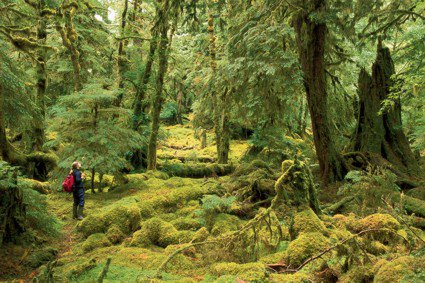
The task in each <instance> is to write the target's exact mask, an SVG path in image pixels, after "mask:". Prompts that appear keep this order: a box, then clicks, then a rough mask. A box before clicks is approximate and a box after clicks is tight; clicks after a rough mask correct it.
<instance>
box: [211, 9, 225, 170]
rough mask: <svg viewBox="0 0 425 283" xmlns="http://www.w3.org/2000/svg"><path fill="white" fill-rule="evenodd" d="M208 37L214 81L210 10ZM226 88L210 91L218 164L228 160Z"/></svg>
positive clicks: (214, 47) (212, 17) (212, 24)
mask: <svg viewBox="0 0 425 283" xmlns="http://www.w3.org/2000/svg"><path fill="white" fill-rule="evenodd" d="M208 37H209V40H210V44H209V51H210V67H211V71H212V79H213V81H214V82H215V80H216V73H217V58H216V55H217V48H216V44H215V43H216V37H215V32H214V16H213V13H212V10H210V11H209V13H208ZM227 93H228V89H227V88H226V89H225V91H224V93H223V94H222V95H219V94H217V92H215V91H214V90H213V91H212V93H211V96H212V99H213V107H214V112H213V113H214V114H213V115H214V117H213V121H214V130H215V141H216V147H217V162H218V163H219V164H227V163H228V161H229V150H230V135H229V126H228V123H229V121H228V115H227V106H226V103H225V100H226V96H227Z"/></svg>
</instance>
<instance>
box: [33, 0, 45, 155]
mask: <svg viewBox="0 0 425 283" xmlns="http://www.w3.org/2000/svg"><path fill="white" fill-rule="evenodd" d="M44 7H45V0H40V1H39V2H38V7H37V12H38V22H37V42H38V44H40V45H45V44H46V39H47V30H46V19H45V17H44V16H43V15H42V11H43V9H44ZM37 61H38V62H37V106H38V108H39V109H40V119H36V121H35V125H34V143H33V146H32V148H33V150H35V151H40V150H41V149H42V147H43V144H44V138H45V134H44V122H45V116H46V103H45V94H46V87H47V73H46V61H47V60H46V50H45V49H44V48H39V49H38V50H37Z"/></svg>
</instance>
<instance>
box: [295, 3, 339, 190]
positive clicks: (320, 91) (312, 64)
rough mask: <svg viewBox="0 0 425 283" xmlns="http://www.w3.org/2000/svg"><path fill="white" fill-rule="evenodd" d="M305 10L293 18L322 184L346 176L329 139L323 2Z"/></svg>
mask: <svg viewBox="0 0 425 283" xmlns="http://www.w3.org/2000/svg"><path fill="white" fill-rule="evenodd" d="M306 4H307V7H306V8H307V9H306V10H304V9H303V10H301V11H300V12H299V13H298V14H297V15H296V16H295V18H294V22H293V25H294V28H295V32H296V34H297V46H298V52H299V60H300V63H301V68H302V70H303V73H304V87H305V91H306V94H307V102H308V108H309V111H310V117H311V125H312V129H313V136H314V145H315V148H316V154H317V158H318V160H319V165H320V172H321V177H322V180H323V182H324V184H328V183H329V182H333V181H338V180H342V179H343V178H344V176H345V173H346V172H347V169H346V167H345V163H344V160H343V158H342V156H341V154H340V153H339V152H338V151H337V149H336V146H335V143H334V141H333V139H332V136H331V131H330V124H329V117H328V104H327V91H326V79H325V64H326V63H325V45H326V33H327V26H326V22H325V19H324V14H325V12H326V2H325V1H324V0H310V1H308V2H307V3H306Z"/></svg>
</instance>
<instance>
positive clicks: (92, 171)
mask: <svg viewBox="0 0 425 283" xmlns="http://www.w3.org/2000/svg"><path fill="white" fill-rule="evenodd" d="M95 174H96V170H95V169H94V167H93V168H92V169H91V185H90V189H91V192H92V193H93V194H94V193H95V191H94V177H95Z"/></svg>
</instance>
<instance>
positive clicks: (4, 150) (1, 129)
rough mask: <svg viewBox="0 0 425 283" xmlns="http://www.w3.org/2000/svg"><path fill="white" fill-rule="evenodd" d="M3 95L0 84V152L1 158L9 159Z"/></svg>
mask: <svg viewBox="0 0 425 283" xmlns="http://www.w3.org/2000/svg"><path fill="white" fill-rule="evenodd" d="M0 71H1V70H0ZM3 109H4V97H3V91H2V86H1V85H0V154H1V157H2V158H3V160H5V161H9V159H10V156H9V149H8V142H7V137H6V121H5V117H4V110H3Z"/></svg>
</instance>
